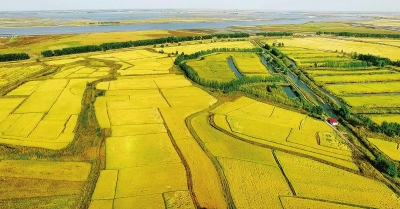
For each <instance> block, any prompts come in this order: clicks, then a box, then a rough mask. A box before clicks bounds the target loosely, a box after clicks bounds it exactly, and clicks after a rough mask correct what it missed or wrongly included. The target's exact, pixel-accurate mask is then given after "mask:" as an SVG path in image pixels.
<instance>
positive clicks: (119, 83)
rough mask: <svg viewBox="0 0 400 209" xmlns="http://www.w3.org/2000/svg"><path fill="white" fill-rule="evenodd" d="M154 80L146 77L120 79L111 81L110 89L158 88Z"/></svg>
mask: <svg viewBox="0 0 400 209" xmlns="http://www.w3.org/2000/svg"><path fill="white" fill-rule="evenodd" d="M157 88H158V87H157V85H156V83H154V81H153V80H150V79H146V80H144V79H143V80H142V79H119V80H116V81H110V85H109V90H130V89H157Z"/></svg>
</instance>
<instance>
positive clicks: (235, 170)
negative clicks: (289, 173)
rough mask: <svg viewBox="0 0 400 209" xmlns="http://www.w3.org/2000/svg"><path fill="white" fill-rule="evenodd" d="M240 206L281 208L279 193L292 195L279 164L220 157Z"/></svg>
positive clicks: (237, 205)
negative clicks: (264, 163)
mask: <svg viewBox="0 0 400 209" xmlns="http://www.w3.org/2000/svg"><path fill="white" fill-rule="evenodd" d="M218 161H219V162H220V163H221V165H222V168H223V170H224V173H225V175H226V178H227V180H228V183H229V187H230V189H231V193H232V197H233V201H234V202H235V205H236V207H238V208H248V206H250V205H251V207H253V208H263V207H265V206H266V205H265V204H267V203H268V207H269V208H280V207H281V203H280V201H279V195H292V193H291V191H290V188H289V186H288V185H287V183H286V182H285V179H284V177H283V175H282V173H281V171H280V169H279V167H278V166H270V165H263V164H257V163H252V162H247V161H240V160H234V159H226V158H218Z"/></svg>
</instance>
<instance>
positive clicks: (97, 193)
mask: <svg viewBox="0 0 400 209" xmlns="http://www.w3.org/2000/svg"><path fill="white" fill-rule="evenodd" d="M117 178H118V170H103V171H101V172H100V176H99V179H98V180H97V183H96V188H95V190H94V192H93V195H92V200H96V199H114V196H115V187H116V186H117Z"/></svg>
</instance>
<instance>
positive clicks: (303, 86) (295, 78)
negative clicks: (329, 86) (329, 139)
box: [287, 60, 341, 119]
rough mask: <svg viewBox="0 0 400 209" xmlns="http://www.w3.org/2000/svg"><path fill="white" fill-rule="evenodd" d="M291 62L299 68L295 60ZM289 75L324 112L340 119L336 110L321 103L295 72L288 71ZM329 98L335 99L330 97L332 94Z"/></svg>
mask: <svg viewBox="0 0 400 209" xmlns="http://www.w3.org/2000/svg"><path fill="white" fill-rule="evenodd" d="M290 61H291V63H292V64H293V65H294V66H297V65H296V63H295V62H294V61H293V60H290ZM287 75H288V76H289V77H290V78H291V79H292V80H293V81H294V83H295V84H296V85H297V86H298V87H299V88H300V89H302V90H303V91H305V92H307V93H308V94H309V95H310V96H311V97H312V98H313V99H314V100H315V101H317V102H318V104H319V105H320V106H321V107H322V108H323V109H324V111H325V112H326V114H328V115H329V116H331V117H332V118H335V119H339V117H338V116H337V115H336V114H335V112H334V110H333V109H332V108H331V107H329V105H327V104H325V103H322V102H320V101H319V100H318V98H317V96H315V94H314V92H312V90H311V89H310V88H308V86H307V85H306V84H304V83H303V82H302V81H301V80H300V79H299V77H298V76H297V75H295V74H294V73H293V72H291V71H290V70H289V71H288V74H287ZM320 89H322V88H320ZM325 92H326V91H325V90H324V93H325ZM326 93H328V92H326ZM328 96H329V97H331V98H333V96H332V95H330V94H328ZM335 100H336V101H337V99H335ZM339 104H341V103H339Z"/></svg>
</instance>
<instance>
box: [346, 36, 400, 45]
mask: <svg viewBox="0 0 400 209" xmlns="http://www.w3.org/2000/svg"><path fill="white" fill-rule="evenodd" d="M345 40H351V41H362V42H365V43H374V44H386V45H391V46H400V41H399V40H398V39H389V38H358V37H357V38H356V37H349V38H347V37H346V38H345Z"/></svg>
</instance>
